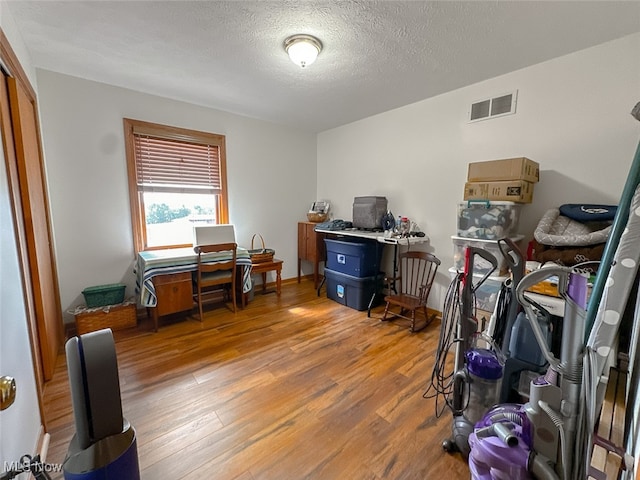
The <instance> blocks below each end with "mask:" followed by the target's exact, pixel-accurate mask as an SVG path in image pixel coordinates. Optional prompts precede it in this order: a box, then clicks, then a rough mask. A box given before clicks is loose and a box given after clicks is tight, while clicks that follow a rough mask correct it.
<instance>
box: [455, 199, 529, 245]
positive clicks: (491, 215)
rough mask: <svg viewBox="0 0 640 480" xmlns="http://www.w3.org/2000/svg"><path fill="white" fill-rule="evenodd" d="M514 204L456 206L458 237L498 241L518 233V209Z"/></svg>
mask: <svg viewBox="0 0 640 480" xmlns="http://www.w3.org/2000/svg"><path fill="white" fill-rule="evenodd" d="M521 206H522V205H520V204H517V203H514V202H490V201H488V200H481V201H479V202H472V201H469V202H462V203H460V204H459V205H458V236H460V237H465V238H480V239H484V240H498V239H500V238H506V237H512V236H514V235H516V234H517V232H518V222H519V220H520V207H521Z"/></svg>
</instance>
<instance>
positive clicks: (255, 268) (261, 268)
mask: <svg viewBox="0 0 640 480" xmlns="http://www.w3.org/2000/svg"><path fill="white" fill-rule="evenodd" d="M282 263H283V261H282V260H278V259H277V258H274V259H273V260H271V261H270V262H262V263H252V264H251V273H260V274H262V293H264V292H265V291H266V290H267V272H271V271H273V270H275V272H276V295H278V296H280V291H281V285H282V277H281V272H282Z"/></svg>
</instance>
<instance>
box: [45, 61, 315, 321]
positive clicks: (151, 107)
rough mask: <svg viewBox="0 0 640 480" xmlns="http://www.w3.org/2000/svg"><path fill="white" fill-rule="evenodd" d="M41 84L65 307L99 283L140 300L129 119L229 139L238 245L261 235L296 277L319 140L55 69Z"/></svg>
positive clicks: (312, 195) (80, 300) (232, 212)
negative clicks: (120, 287)
mask: <svg viewBox="0 0 640 480" xmlns="http://www.w3.org/2000/svg"><path fill="white" fill-rule="evenodd" d="M37 78H38V85H39V95H40V110H41V119H42V132H43V138H44V149H45V152H46V162H47V170H48V177H49V200H50V204H51V214H52V218H53V225H54V230H55V240H56V241H55V244H56V257H57V262H58V276H59V280H60V290H61V292H60V293H61V300H62V306H63V309H64V310H68V309H69V308H70V307H73V306H75V305H78V304H80V303H83V302H84V300H83V298H82V294H81V292H82V290H83V289H84V288H85V287H87V286H91V285H99V284H105V283H116V282H123V283H125V284H127V285H128V287H127V295H133V294H134V285H135V277H134V274H133V264H134V250H133V239H132V233H131V219H130V210H129V196H128V190H127V188H128V186H127V171H126V158H125V150H124V134H123V125H122V119H123V118H124V117H128V118H133V119H138V120H144V121H149V122H155V123H161V124H166V125H173V126H177V127H182V128H189V129H194V130H201V131H206V132H212V133H219V134H223V135H225V136H226V147H227V177H228V178H227V179H228V184H229V215H230V220H231V223H234V224H235V225H236V238H237V240H238V243H239V244H240V245H242V246H249V245H250V242H251V237H252V235H253V234H254V233H256V232H257V233H260V234H261V235H262V236H263V237H264V239H265V242H266V243H267V244H268V247H270V248H274V249H275V250H276V255H277V257H278V258H281V259H283V260H284V267H283V272H282V274H283V277H284V278H288V277H293V276H295V275H296V274H297V269H296V267H297V252H296V250H297V244H296V236H297V224H296V222H297V221H299V220H304V219H305V213H306V211H307V209H308V207H309V205H310V204H311V202H313V200H315V199H316V177H315V172H316V137H315V135H312V134H308V133H303V132H300V131H297V130H293V129H290V128H285V127H282V126H279V125H276V124H272V123H266V122H263V121H258V120H253V119H250V118H246V117H241V116H238V115H233V114H229V113H226V112H221V111H217V110H212V109H209V108H203V107H198V106H196V105H191V104H187V103H183V102H177V101H173V100H169V99H165V98H160V97H156V96H152V95H147V94H144V93H140V92H134V91H131V90H126V89H122V88H118V87H113V86H109V85H105V84H101V83H96V82H91V81H87V80H82V79H79V78H74V77H69V76H65V75H60V74H57V73H54V72H50V71H43V70H38V71H37ZM309 268H310V266H309ZM271 280H273V279H271ZM65 320H66V321H72V320H73V317H72V316H71V315H69V314H68V313H67V314H66V318H65Z"/></svg>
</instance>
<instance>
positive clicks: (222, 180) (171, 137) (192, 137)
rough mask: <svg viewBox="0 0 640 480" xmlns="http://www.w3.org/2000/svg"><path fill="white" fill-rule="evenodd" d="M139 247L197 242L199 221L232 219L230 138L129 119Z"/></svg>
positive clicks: (129, 164)
mask: <svg viewBox="0 0 640 480" xmlns="http://www.w3.org/2000/svg"><path fill="white" fill-rule="evenodd" d="M124 132H125V144H126V153H127V172H128V176H129V196H130V200H131V219H132V224H133V237H134V246H135V250H136V252H139V251H142V250H152V249H158V248H172V247H185V246H191V245H192V238H193V226H194V225H200V224H207V223H208V224H218V223H228V221H229V213H228V208H227V188H226V183H227V178H226V158H225V137H224V135H217V134H213V133H204V132H197V131H194V130H185V129H182V128H176V127H169V126H165V125H157V124H153V123H148V122H142V121H139V120H131V119H128V118H125V119H124Z"/></svg>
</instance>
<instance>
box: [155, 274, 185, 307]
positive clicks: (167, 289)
mask: <svg viewBox="0 0 640 480" xmlns="http://www.w3.org/2000/svg"><path fill="white" fill-rule="evenodd" d="M153 284H154V286H155V287H156V296H157V297H158V305H157V306H156V308H157V314H158V315H169V314H171V313H176V312H182V311H184V310H191V308H193V289H192V285H191V272H183V273H173V274H169V275H158V276H157V277H154V278H153Z"/></svg>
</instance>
